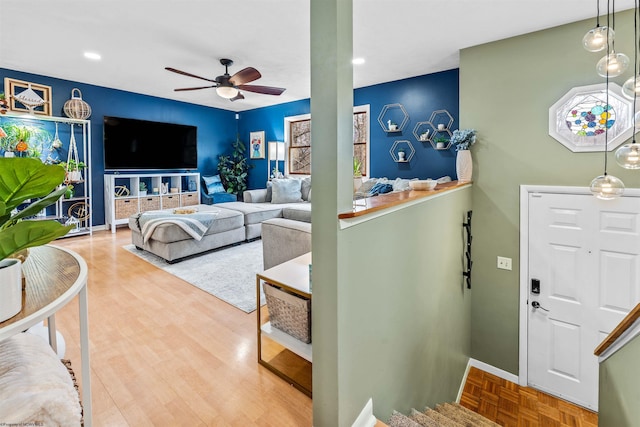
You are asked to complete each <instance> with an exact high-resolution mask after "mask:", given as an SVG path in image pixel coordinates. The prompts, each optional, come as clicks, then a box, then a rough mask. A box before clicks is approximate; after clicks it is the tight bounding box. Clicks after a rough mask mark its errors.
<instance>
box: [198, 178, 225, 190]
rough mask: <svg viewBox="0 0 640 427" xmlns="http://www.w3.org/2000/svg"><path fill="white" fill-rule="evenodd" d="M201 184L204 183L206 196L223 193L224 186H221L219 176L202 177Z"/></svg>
mask: <svg viewBox="0 0 640 427" xmlns="http://www.w3.org/2000/svg"><path fill="white" fill-rule="evenodd" d="M202 182H204V185H205V187H206V188H207V194H213V193H224V192H225V190H224V186H223V185H222V180H221V179H220V175H215V176H203V177H202Z"/></svg>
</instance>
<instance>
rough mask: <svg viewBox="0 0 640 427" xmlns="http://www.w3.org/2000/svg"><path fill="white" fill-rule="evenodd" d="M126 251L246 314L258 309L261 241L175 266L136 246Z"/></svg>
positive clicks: (233, 247) (206, 255)
mask: <svg viewBox="0 0 640 427" xmlns="http://www.w3.org/2000/svg"><path fill="white" fill-rule="evenodd" d="M123 248H124V249H126V250H127V251H129V252H131V253H132V254H134V255H136V256H138V257H140V258H142V259H143V260H145V261H147V262H149V263H151V264H153V265H155V266H156V267H158V268H160V269H162V270H164V271H166V272H167V273H170V274H173V275H174V276H176V277H179V278H180V279H182V280H184V281H185V282H189V283H190V284H192V285H193V286H195V287H197V288H200V289H202V290H203V291H205V292H208V293H210V294H211V295H213V296H215V297H216V298H219V299H221V300H222V301H224V302H227V303H229V304H231V305H233V306H234V307H237V308H239V309H240V310H242V311H244V312H245V313H251V312H252V311H254V310H255V309H256V273H259V272H261V271H262V241H261V240H256V241H253V242H250V243H243V244H240V245H237V246H230V247H227V248H223V249H217V250H215V251H212V252H207V253H205V254H202V255H198V256H194V257H192V258H188V259H186V260H184V261H180V262H177V263H175V264H168V263H167V262H166V261H165V260H164V259H162V258H160V257H158V256H156V255H154V254H152V253H150V252H147V251H140V250H138V249H136V248H135V246H134V245H125V246H123ZM260 293H261V295H260V305H264V303H265V299H264V295H262V290H260Z"/></svg>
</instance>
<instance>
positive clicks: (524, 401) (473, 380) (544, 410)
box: [460, 368, 598, 427]
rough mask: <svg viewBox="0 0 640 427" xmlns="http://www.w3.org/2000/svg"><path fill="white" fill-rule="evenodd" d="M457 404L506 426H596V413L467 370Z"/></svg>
mask: <svg viewBox="0 0 640 427" xmlns="http://www.w3.org/2000/svg"><path fill="white" fill-rule="evenodd" d="M460 404H461V405H463V406H465V407H467V408H469V409H471V410H473V411H475V412H477V413H479V414H480V415H483V416H484V417H486V418H488V419H490V420H492V421H495V422H496V423H498V424H500V425H502V426H507V427H512V426H513V427H516V426H517V427H565V426H571V427H597V426H598V414H597V413H595V412H591V411H589V410H587V409H584V408H581V407H579V406H576V405H574V404H572V403H569V402H566V401H564V400H561V399H558V398H556V397H553V396H550V395H548V394H546V393H542V392H540V391H537V390H534V389H532V388H529V387H521V386H519V385H518V384H515V383H512V382H510V381H507V380H504V379H502V378H499V377H497V376H495V375H492V374H489V373H487V372H484V371H481V370H479V369H476V368H471V370H470V371H469V376H468V377H467V382H466V384H465V386H464V390H463V392H462V397H461V399H460Z"/></svg>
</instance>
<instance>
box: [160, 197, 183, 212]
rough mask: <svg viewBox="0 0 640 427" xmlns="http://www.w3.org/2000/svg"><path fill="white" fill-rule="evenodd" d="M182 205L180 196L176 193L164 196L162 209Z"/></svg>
mask: <svg viewBox="0 0 640 427" xmlns="http://www.w3.org/2000/svg"><path fill="white" fill-rule="evenodd" d="M178 207H180V197H179V196H178V195H177V194H176V195H172V196H162V209H169V208H178Z"/></svg>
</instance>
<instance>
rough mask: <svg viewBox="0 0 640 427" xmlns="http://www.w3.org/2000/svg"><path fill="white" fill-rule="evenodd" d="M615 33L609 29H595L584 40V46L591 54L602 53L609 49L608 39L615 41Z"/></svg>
mask: <svg viewBox="0 0 640 427" xmlns="http://www.w3.org/2000/svg"><path fill="white" fill-rule="evenodd" d="M614 35H615V33H614V31H613V30H612V29H611V28H609V27H607V26H604V27H600V26H598V27H595V28H592V29H590V30H589V31H588V32H587V34H585V35H584V37H583V38H582V45H583V46H584V48H585V49H586V50H588V51H589V52H600V51H601V50H604V49H605V48H606V47H607V42H608V39H611V40H613V37H614Z"/></svg>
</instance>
